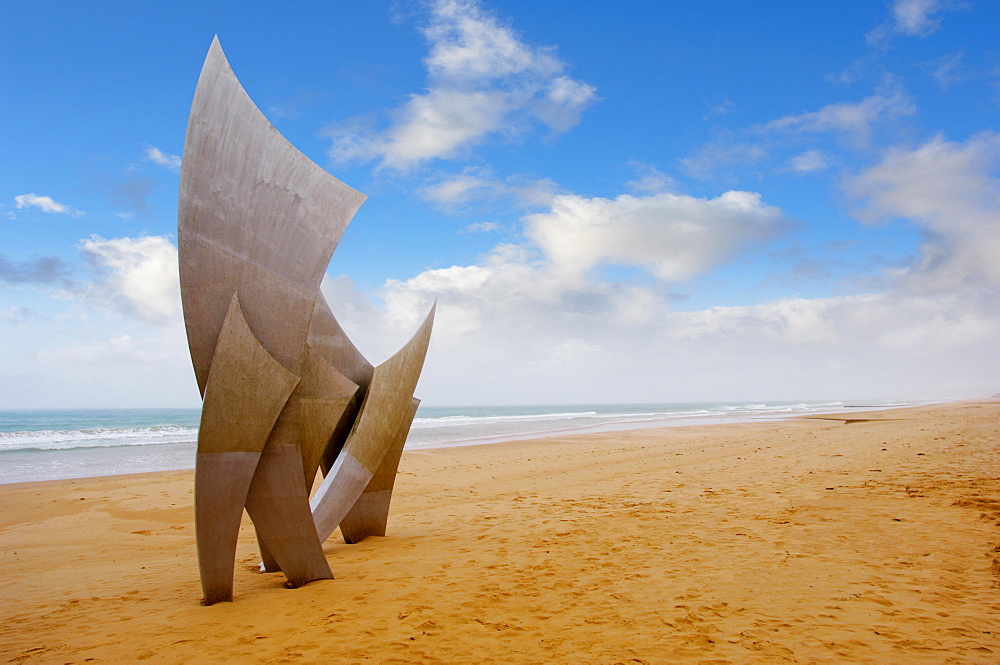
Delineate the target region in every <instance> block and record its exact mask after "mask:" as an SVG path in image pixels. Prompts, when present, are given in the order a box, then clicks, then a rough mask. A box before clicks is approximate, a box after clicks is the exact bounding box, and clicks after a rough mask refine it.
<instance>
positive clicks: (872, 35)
mask: <svg viewBox="0 0 1000 665" xmlns="http://www.w3.org/2000/svg"><path fill="white" fill-rule="evenodd" d="M965 6H966V5H965V3H962V2H955V1H953V0H894V1H893V2H892V3H891V4H890V11H891V14H892V15H891V16H890V17H889V19H888V20H887V21H885V22H884V23H882V24H881V25H879V26H877V27H876V28H875V29H873V30H872V31H871V32H869V33H868V35H866V37H867V39H868V43H869V44H872V45H875V46H881V45H884V44H885V43H886V42H887V41H888V40H889V39H890V38H891V37H893V36H897V35H901V36H903V37H926V36H928V35H930V34H933V33H935V32H937V30H938V29H939V28H940V27H941V19H942V16H941V15H942V14H944V13H945V12H948V11H953V10H955V9H961V8H964V7H965Z"/></svg>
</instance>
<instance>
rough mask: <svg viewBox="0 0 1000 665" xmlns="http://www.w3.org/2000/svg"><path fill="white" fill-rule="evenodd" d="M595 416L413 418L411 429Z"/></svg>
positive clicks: (582, 413)
mask: <svg viewBox="0 0 1000 665" xmlns="http://www.w3.org/2000/svg"><path fill="white" fill-rule="evenodd" d="M597 416H598V413H597V412H596V411H578V412H568V413H529V414H518V415H513V416H440V417H438V418H414V419H413V426H412V428H414V429H423V428H428V427H453V426H462V427H468V426H469V425H493V424H498V423H519V422H538V421H545V420H570V419H573V418H592V417H597ZM600 417H604V416H600Z"/></svg>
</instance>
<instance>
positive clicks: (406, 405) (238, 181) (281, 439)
mask: <svg viewBox="0 0 1000 665" xmlns="http://www.w3.org/2000/svg"><path fill="white" fill-rule="evenodd" d="M365 198H366V197H365V195H364V194H362V193H360V192H358V191H356V190H354V189H352V188H351V187H348V186H347V185H345V184H344V183H342V182H340V181H339V180H337V179H336V178H334V177H333V176H331V175H330V174H328V173H327V172H326V171H324V170H323V169H321V168H320V167H319V166H317V165H316V164H314V163H313V162H312V161H310V160H309V159H308V158H307V157H306V156H305V155H303V154H302V153H300V152H299V151H298V150H296V149H295V147H294V146H292V145H291V144H290V143H289V142H288V141H287V140H285V138H284V137H283V136H281V134H280V133H279V132H278V130H277V129H275V128H274V126H273V125H271V123H270V122H268V121H267V119H266V118H265V117H264V115H263V114H262V113H261V112H260V111H259V110H258V109H257V107H256V106H255V105H254V103H253V102H252V101H251V100H250V98H249V97H248V96H247V94H246V92H245V91H244V90H243V88H242V86H241V85H240V83H239V81H238V80H237V79H236V76H235V75H234V74H233V71H232V69H231V68H230V67H229V63H228V62H227V61H226V57H225V55H223V53H222V48H221V47H220V46H219V41H218V39H217V38H216V39H215V40H213V41H212V46H211V48H210V49H209V52H208V57H207V58H206V59H205V65H204V67H203V68H202V72H201V77H200V78H199V79H198V87H197V89H196V90H195V95H194V102H193V103H192V107H191V117H190V120H189V122H188V130H187V137H186V139H185V143H184V157H183V163H182V167H181V184H180V200H179V203H178V233H177V235H178V250H179V254H180V277H181V297H182V300H183V304H184V320H185V325H186V327H187V336H188V344H189V346H190V348H191V360H192V362H193V364H194V371H195V377H196V378H197V381H198V387H199V389H200V390H201V394H202V398H203V400H204V405H203V408H202V417H201V427H200V430H199V432H198V455H197V463H196V469H195V517H196V531H197V540H198V560H199V565H200V568H201V581H202V589H203V591H204V594H205V602H206V604H212V603H215V602H218V601H222V600H232V593H233V565H234V556H235V551H236V540H237V535H238V531H239V526H240V519H241V517H242V514H243V509H244V508H246V510H247V513H248V514H249V515H250V518H251V519H252V520H253V524H254V527H255V529H256V531H257V536H258V543H259V546H260V549H261V554H262V556H263V559H264V564H265V567H266V569H267V570H281V571H282V572H284V574H285V575H286V576H287V578H288V584H289V585H290V586H299V585H302V584H306V583H308V582H310V581H312V580H316V579H324V578H332V577H333V575H332V574H331V572H330V567H329V564H328V563H327V561H326V556H325V555H324V553H323V548H322V542H323V541H324V540H326V539H327V538H328V537H329V536H330V534H331V533H332V532H333V530H334V529H335V528H336V527H337V525H338V524H339V525H340V526H341V532H342V533H343V535H344V538H345V539H346V540H347V542H357V541H358V540H360V539H362V538H364V537H366V536H368V535H385V523H386V517H387V515H388V510H389V500H390V498H391V494H392V486H393V481H394V479H395V474H396V467H397V465H398V464H399V458H400V454H401V451H402V446H403V443H404V441H405V440H406V434H407V432H408V431H409V428H410V423H411V421H412V419H413V414H414V413H415V411H416V405H417V403H418V401H417V400H415V399H414V398H413V390H414V388H415V386H416V383H417V379H418V378H419V376H420V371H421V369H422V367H423V362H424V357H425V355H426V352H427V345H428V343H429V341H430V333H431V326H432V322H433V319H434V308H433V307H432V308H431V311H430V312H429V313H428V315H427V319H426V320H425V322H424V324H423V325H422V326H421V327H420V329H419V330H418V331H417V333H416V334H415V335H414V337H413V339H412V340H410V342H409V343H407V344H406V346H404V347H403V349H402V350H400V352H399V353H397V354H396V355H395V356H393V357H392V358H390V359H389V360H388V361H386V362H385V363H383V364H382V365H379V366H378V367H372V365H371V363H369V362H368V361H367V360H366V359H365V358H364V356H362V355H361V353H360V352H359V351H358V350H357V349H356V348H355V347H354V345H353V344H352V343H351V341H350V340H349V339H348V337H347V335H346V334H345V333H344V331H343V329H342V328H341V327H340V325H339V324H338V323H337V320H336V318H334V315H333V313H332V312H331V310H330V307H329V305H328V304H327V302H326V300H325V299H324V298H323V295H322V293H321V292H320V282H321V280H322V278H323V275H324V273H325V272H326V268H327V265H328V264H329V262H330V257H331V256H332V255H333V251H334V249H335V248H336V246H337V242H338V241H339V240H340V237H341V235H342V234H343V232H344V229H345V228H346V226H347V224H348V222H350V220H351V218H352V217H353V216H354V213H355V212H357V210H358V208H359V207H360V206H361V204H362V203H363V202H364V200H365ZM318 469H322V471H323V473H324V475H325V480H324V481H323V483H322V485H321V486H320V488H319V490H318V491H317V492H316V495H315V496H314V497H313V499H312V503H311V504H310V501H309V492H310V490H311V488H312V485H313V481H314V479H315V476H316V473H317V470H318Z"/></svg>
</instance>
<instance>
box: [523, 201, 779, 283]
mask: <svg viewBox="0 0 1000 665" xmlns="http://www.w3.org/2000/svg"><path fill="white" fill-rule="evenodd" d="M781 221H782V215H781V212H780V211H779V210H778V209H777V208H774V207H771V206H767V205H765V204H763V203H762V202H761V200H760V195H759V194H756V193H753V192H737V191H731V192H726V193H725V194H722V195H721V196H719V197H717V198H715V199H699V198H695V197H691V196H686V195H681V194H669V193H662V194H654V195H651V196H633V195H630V194H625V195H622V196H619V197H617V198H615V199H605V198H600V197H594V198H585V197H582V196H576V195H568V194H567V195H561V196H557V197H556V198H555V200H554V201H553V205H552V207H551V209H550V210H549V211H547V212H544V213H537V214H533V215H529V216H527V217H526V218H525V235H527V236H528V237H529V238H531V239H532V240H533V241H534V242H535V244H537V246H538V247H540V248H541V249H542V251H543V252H544V253H545V254H546V256H547V258H548V261H549V262H550V264H551V266H552V269H553V270H556V271H560V272H565V273H568V274H583V273H586V271H588V270H590V269H591V268H593V267H595V266H597V265H598V264H600V263H612V264H618V265H630V266H638V267H642V268H644V269H647V270H649V271H650V272H651V273H652V274H654V275H655V276H656V277H657V278H659V279H661V280H664V281H667V282H680V281H684V280H688V279H691V278H692V277H695V276H696V275H698V274H700V273H702V272H705V271H706V270H708V269H709V268H710V267H714V266H716V265H718V264H719V263H721V262H722V261H723V260H725V259H727V258H729V257H730V256H731V255H732V254H733V252H734V251H736V250H737V249H739V248H741V247H742V246H743V245H745V244H746V243H747V242H750V241H753V240H760V239H763V238H766V237H768V236H771V235H772V234H773V233H774V232H775V230H776V229H777V228H778V226H779V225H780V223H781Z"/></svg>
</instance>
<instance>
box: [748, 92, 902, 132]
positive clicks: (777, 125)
mask: <svg viewBox="0 0 1000 665" xmlns="http://www.w3.org/2000/svg"><path fill="white" fill-rule="evenodd" d="M883 88H884V89H883V90H881V91H879V92H877V93H876V94H874V95H871V96H869V97H866V98H865V99H862V100H861V101H860V102H856V103H851V102H842V103H837V104H828V105H826V106H824V107H823V108H821V109H819V110H818V111H810V112H807V113H801V114H799V115H790V116H785V117H783V118H779V119H777V120H772V121H771V122H769V123H767V124H765V125H762V126H761V127H759V128H758V129H759V130H760V131H763V132H797V133H834V134H839V135H843V136H846V137H848V138H849V139H851V140H852V141H854V142H855V143H857V144H859V145H867V144H868V143H870V141H871V136H872V127H873V125H875V124H876V123H879V122H885V121H888V120H895V119H898V118H901V117H904V116H908V115H913V114H914V113H915V112H916V106H915V105H914V104H913V101H912V100H911V99H910V96H909V95H908V94H906V93H905V92H904V91H903V90H902V89H901V88H900V87H899V86H898V85H895V84H894V83H891V82H890V83H889V84H888V85H885V86H883Z"/></svg>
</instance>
